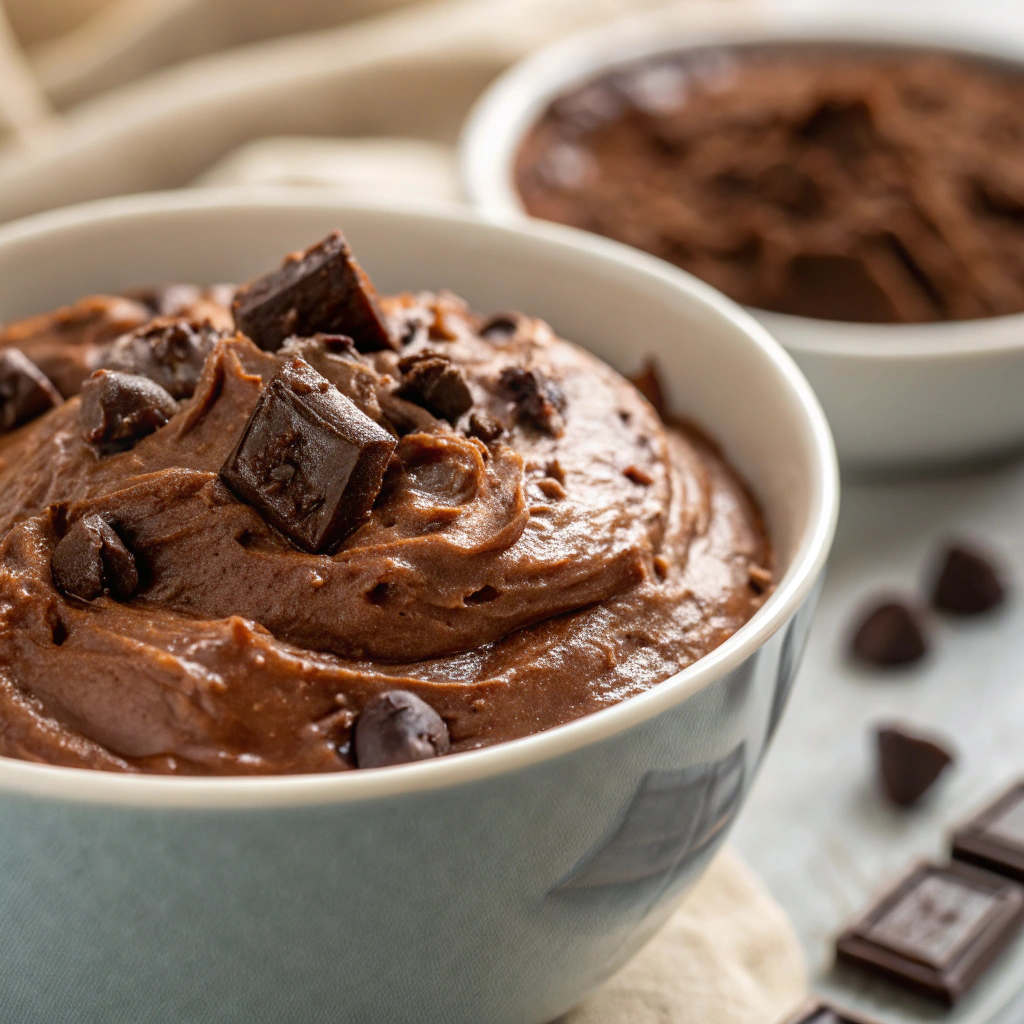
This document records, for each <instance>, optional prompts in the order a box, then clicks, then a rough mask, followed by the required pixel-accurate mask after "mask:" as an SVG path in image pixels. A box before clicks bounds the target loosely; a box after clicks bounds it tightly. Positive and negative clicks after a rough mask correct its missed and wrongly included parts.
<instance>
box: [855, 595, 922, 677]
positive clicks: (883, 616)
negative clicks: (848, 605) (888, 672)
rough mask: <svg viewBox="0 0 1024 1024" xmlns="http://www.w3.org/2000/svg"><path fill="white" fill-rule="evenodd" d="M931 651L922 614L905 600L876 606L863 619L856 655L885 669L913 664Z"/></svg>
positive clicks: (857, 633) (858, 634) (856, 636)
mask: <svg viewBox="0 0 1024 1024" xmlns="http://www.w3.org/2000/svg"><path fill="white" fill-rule="evenodd" d="M927 649H928V643H927V640H926V637H925V632H924V627H923V625H922V623H921V620H920V617H919V615H918V613H917V612H916V611H915V610H914V609H913V608H912V607H911V606H910V605H908V604H905V603H903V602H902V601H885V602H883V603H881V604H878V605H876V606H875V607H874V608H873V609H872V610H871V611H870V612H868V614H867V615H865V617H864V618H863V619H862V620H861V623H860V625H859V626H858V628H857V631H856V633H855V634H854V637H853V654H854V656H855V657H857V658H859V659H861V660H862V661H866V662H870V663H871V664H873V665H881V666H885V667H890V666H896V665H909V664H912V663H913V662H915V661H918V660H919V659H920V658H922V657H924V655H925V652H926V651H927Z"/></svg>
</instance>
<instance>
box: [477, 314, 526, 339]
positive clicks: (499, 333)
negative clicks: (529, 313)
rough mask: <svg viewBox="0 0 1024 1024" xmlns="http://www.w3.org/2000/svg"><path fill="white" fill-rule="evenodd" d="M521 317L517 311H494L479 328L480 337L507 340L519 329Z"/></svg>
mask: <svg viewBox="0 0 1024 1024" xmlns="http://www.w3.org/2000/svg"><path fill="white" fill-rule="evenodd" d="M521 319H522V317H521V316H520V315H519V314H518V313H495V314H494V316H492V317H491V318H490V319H489V320H488V321H487V322H486V323H485V324H484V325H483V327H481V328H480V337H481V338H487V339H488V340H489V341H494V342H502V341H508V340H509V339H510V338H511V337H513V336H514V335H515V333H516V331H518V330H519V321H520V320H521Z"/></svg>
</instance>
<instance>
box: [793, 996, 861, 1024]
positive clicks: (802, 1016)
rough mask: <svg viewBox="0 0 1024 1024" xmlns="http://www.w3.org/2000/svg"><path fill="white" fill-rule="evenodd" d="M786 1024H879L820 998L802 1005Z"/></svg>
mask: <svg viewBox="0 0 1024 1024" xmlns="http://www.w3.org/2000/svg"><path fill="white" fill-rule="evenodd" d="M785 1024H877V1022H876V1021H871V1020H868V1019H867V1018H866V1017H861V1016H860V1015H859V1014H855V1013H850V1011H849V1010H840V1009H839V1008H838V1007H836V1006H833V1005H831V1004H830V1003H823V1002H822V1001H821V1000H820V999H812V1000H811V1001H810V1002H809V1003H806V1004H805V1005H804V1006H802V1007H801V1008H800V1009H799V1010H798V1011H797V1012H796V1013H795V1014H793V1016H792V1017H790V1018H788V1019H787V1020H786V1021H785Z"/></svg>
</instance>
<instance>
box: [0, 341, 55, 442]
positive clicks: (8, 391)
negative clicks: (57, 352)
mask: <svg viewBox="0 0 1024 1024" xmlns="http://www.w3.org/2000/svg"><path fill="white" fill-rule="evenodd" d="M63 401H64V399H62V398H61V396H60V394H59V393H58V391H57V389H56V388H55V387H54V386H53V384H52V383H51V382H50V378H49V377H47V376H46V374H44V373H43V372H42V370H40V369H39V368H38V367H37V366H36V365H35V363H33V362H32V360H31V359H29V358H28V356H26V355H25V354H24V353H23V352H22V351H20V350H19V349H16V348H5V349H2V350H0V430H5V431H6V430H14V428H15V427H20V426H21V425H22V424H23V423H28V422H29V420H34V419H36V417H38V416H42V414H43V413H44V412H47V411H49V410H50V409H52V408H53V407H54V406H56V405H60V404H61V402H63Z"/></svg>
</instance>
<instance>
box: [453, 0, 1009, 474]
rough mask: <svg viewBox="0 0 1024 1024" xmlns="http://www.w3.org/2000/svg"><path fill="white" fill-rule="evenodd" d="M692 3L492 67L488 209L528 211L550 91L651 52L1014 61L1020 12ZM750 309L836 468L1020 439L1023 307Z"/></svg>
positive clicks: (983, 450)
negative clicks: (518, 171) (816, 418)
mask: <svg viewBox="0 0 1024 1024" xmlns="http://www.w3.org/2000/svg"><path fill="white" fill-rule="evenodd" d="M715 6H716V8H718V9H717V10H715V11H704V12H703V16H702V17H699V18H697V17H695V16H694V15H693V14H692V13H691V12H690V11H688V10H680V9H677V10H667V11H665V10H662V11H656V12H653V13H650V14H646V15H642V16H639V17H635V18H630V19H627V20H624V21H620V22H616V23H613V24H609V25H605V26H603V27H601V28H598V29H596V30H591V31H588V32H585V33H582V34H579V35H576V36H573V37H571V38H569V39H566V40H564V41H562V42H559V43H556V44H555V45H553V46H551V47H549V48H547V49H545V50H543V51H540V52H538V53H537V54H535V55H533V56H530V57H528V58H526V59H525V60H523V61H521V62H520V63H518V64H516V65H515V66H514V67H512V68H511V69H510V70H509V71H508V72H506V73H505V74H504V75H503V76H501V77H500V78H499V79H497V80H496V81H495V82H494V84H493V85H492V86H491V87H490V89H489V90H488V91H487V92H486V93H485V94H484V95H483V97H482V98H481V99H480V101H479V102H478V103H477V105H476V107H475V108H474V110H473V111H472V113H471V115H470V117H469V119H468V121H467V123H466V126H465V129H464V132H463V136H462V142H461V170H462V177H463V185H464V188H465V190H466V192H467V195H468V197H469V199H470V201H471V202H472V203H473V204H474V205H475V206H476V207H477V209H479V210H480V211H481V212H483V213H484V214H485V215H487V216H488V217H490V218H492V219H498V220H502V219H509V218H512V219H521V218H522V217H523V216H525V211H524V209H523V205H522V202H521V200H520V198H519V195H518V192H517V191H516V187H515V182H514V180H513V165H514V160H515V156H516V153H517V151H518V149H519V145H520V142H521V140H522V138H523V137H524V135H525V134H526V133H527V132H528V131H529V129H530V128H531V127H532V125H533V124H534V123H535V122H536V120H537V119H538V118H539V116H540V115H541V114H542V113H543V112H544V111H545V110H546V109H547V107H548V105H549V104H550V103H551V101H552V100H554V99H555V98H556V97H558V96H559V95H561V94H563V93H564V92H566V91H568V90H570V89H572V88H573V87H575V86H577V85H580V84H582V83H584V82H586V81H587V80H589V79H591V78H593V77H595V76H598V75H600V74H601V73H602V72H604V71H607V70H610V69H613V68H616V67H622V66H628V65H629V64H631V63H633V62H634V61H637V60H641V59H644V58H648V57H654V56H660V55H666V54H671V53H679V52H683V51H686V50H691V49H700V48H705V47H718V46H728V47H735V46H740V47H742V46H749V45H754V46H764V45H776V44H793V43H796V44H810V45H813V44H814V43H819V42H824V43H830V44H836V43H840V44H851V45H857V46H869V47H884V48H890V49H891V48H911V49H922V48H924V49H934V50H943V51H948V52H953V53H960V54H966V55H973V56H980V57H983V58H986V59H991V60H994V61H999V62H1005V63H1009V64H1011V65H1014V66H1015V67H1016V69H1017V70H1018V71H1020V72H1024V21H1021V19H1010V18H1006V19H1005V24H999V25H993V24H991V23H985V22H983V20H982V17H981V15H980V14H979V13H978V12H976V11H973V10H972V11H971V12H970V14H969V15H968V14H967V13H966V12H965V13H963V14H961V15H956V14H953V13H951V12H949V11H948V10H945V9H942V8H935V7H934V5H929V6H928V8H927V9H923V10H921V11H919V12H918V13H916V14H913V13H911V14H906V13H900V12H897V11H894V10H892V8H891V7H888V8H887V9H886V10H885V11H884V12H883V13H882V14H879V12H878V10H875V11H873V12H872V11H860V12H858V11H857V10H856V9H855V8H854V7H853V6H852V5H851V6H849V7H848V8H846V9H842V10H834V11H832V12H815V11H809V10H804V11H792V10H789V11H787V10H782V9H775V10H765V9H761V10H751V9H750V7H749V6H747V5H741V7H740V8H739V9H733V10H730V7H731V5H729V4H721V5H715ZM751 312H752V313H753V314H754V315H755V316H756V317H757V318H758V319H759V320H760V321H761V322H762V323H763V324H765V326H767V327H768V328H769V330H770V331H771V332H772V333H773V334H774V335H775V337H776V338H778V339H779V340H780V341H781V342H782V344H783V345H784V346H785V347H786V348H787V349H788V350H789V351H790V353H791V354H792V355H793V357H794V358H795V359H796V361H797V363H798V365H799V366H800V368H801V369H802V370H803V371H804V373H805V374H806V375H807V378H808V380H809V381H810V382H811V385H812V386H813V387H814V389H815V391H816V392H817V394H818V397H819V398H820V400H821V403H822V405H823V407H824V409H825V412H826V414H827V415H828V418H829V422H830V423H831V426H832V430H833V432H834V434H835V439H836V447H837V449H838V451H839V458H840V461H841V462H842V465H843V469H844V470H846V469H848V468H849V469H854V470H872V471H874V470H880V469H901V468H905V467H909V466H929V465H941V464H951V463H956V462H961V461H964V460H968V459H971V458H976V457H978V456H989V455H996V454H1001V453H1003V452H1006V451H1010V450H1015V449H1017V448H1020V447H1021V446H1024V402H1021V401H1020V397H1019V393H1018V392H1019V388H1018V385H1017V382H1018V381H1019V380H1021V379H1022V376H1024V315H1017V316H1004V317H994V318H992V319H986V320H971V321H963V322H958V323H942V324H896V325H875V324H851V323H838V322H833V321H828V320H813V319H809V318H805V317H797V316H788V315H783V314H778V313H767V312H764V311H761V310H751Z"/></svg>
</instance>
